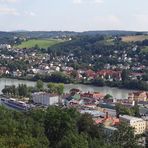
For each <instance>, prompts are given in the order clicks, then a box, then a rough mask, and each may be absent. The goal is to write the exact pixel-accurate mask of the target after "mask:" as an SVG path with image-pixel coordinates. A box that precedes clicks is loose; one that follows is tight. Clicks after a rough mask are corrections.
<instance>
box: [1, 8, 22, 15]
mask: <svg viewBox="0 0 148 148" xmlns="http://www.w3.org/2000/svg"><path fill="white" fill-rule="evenodd" d="M0 14H7V15H16V16H18V15H20V13H19V12H18V11H17V10H16V9H14V8H7V7H1V8H0Z"/></svg>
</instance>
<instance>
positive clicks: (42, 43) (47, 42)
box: [14, 39, 63, 48]
mask: <svg viewBox="0 0 148 148" xmlns="http://www.w3.org/2000/svg"><path fill="white" fill-rule="evenodd" d="M61 42H63V40H60V39H31V40H28V41H24V42H22V43H21V44H20V45H16V46H14V47H15V48H32V47H34V46H36V45H38V46H39V47H40V48H48V47H51V46H53V45H56V44H59V43H61Z"/></svg>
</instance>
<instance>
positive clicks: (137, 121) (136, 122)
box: [119, 115, 146, 135]
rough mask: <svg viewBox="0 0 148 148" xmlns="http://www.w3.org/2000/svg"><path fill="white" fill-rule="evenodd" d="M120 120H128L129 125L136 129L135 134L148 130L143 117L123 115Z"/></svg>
mask: <svg viewBox="0 0 148 148" xmlns="http://www.w3.org/2000/svg"><path fill="white" fill-rule="evenodd" d="M119 119H120V122H126V123H127V124H128V125H129V126H131V127H133V128H134V129H135V135H137V134H143V133H145V132H146V121H144V120H143V119H142V118H137V117H133V116H128V115H123V116H120V117H119Z"/></svg>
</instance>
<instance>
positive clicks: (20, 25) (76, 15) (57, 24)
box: [0, 0, 148, 31]
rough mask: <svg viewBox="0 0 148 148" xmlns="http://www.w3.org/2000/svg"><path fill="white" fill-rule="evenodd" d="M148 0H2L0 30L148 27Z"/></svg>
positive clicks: (145, 29) (80, 29)
mask: <svg viewBox="0 0 148 148" xmlns="http://www.w3.org/2000/svg"><path fill="white" fill-rule="evenodd" d="M147 7H148V0H0V30H1V31H14V30H30V31H91V30H131V31H148V8H147Z"/></svg>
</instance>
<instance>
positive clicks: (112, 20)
mask: <svg viewBox="0 0 148 148" xmlns="http://www.w3.org/2000/svg"><path fill="white" fill-rule="evenodd" d="M94 24H97V26H98V28H101V29H118V28H120V27H122V26H123V22H122V21H121V19H120V18H119V17H118V16H116V15H113V14H111V15H107V16H98V17H95V18H94Z"/></svg>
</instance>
